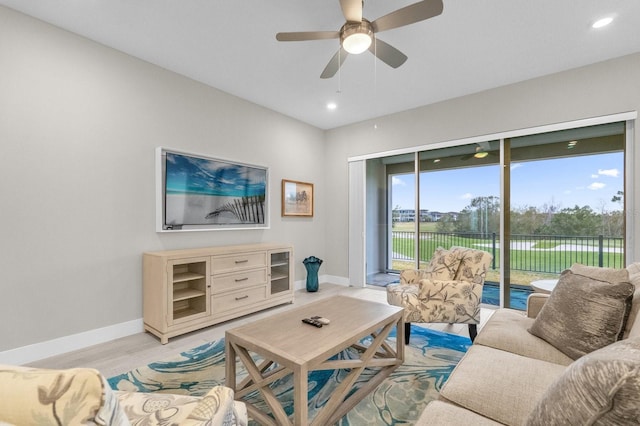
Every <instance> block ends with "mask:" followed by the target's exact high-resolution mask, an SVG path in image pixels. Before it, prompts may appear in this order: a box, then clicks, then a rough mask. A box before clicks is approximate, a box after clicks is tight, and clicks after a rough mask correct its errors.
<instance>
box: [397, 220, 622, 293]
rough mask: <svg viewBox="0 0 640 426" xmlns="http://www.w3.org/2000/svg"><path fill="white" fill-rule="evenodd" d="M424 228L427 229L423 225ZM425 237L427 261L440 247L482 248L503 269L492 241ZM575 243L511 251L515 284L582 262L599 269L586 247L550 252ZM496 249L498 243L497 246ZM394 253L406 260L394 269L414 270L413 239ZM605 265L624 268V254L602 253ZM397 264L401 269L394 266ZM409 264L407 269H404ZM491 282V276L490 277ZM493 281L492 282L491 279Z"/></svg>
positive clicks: (430, 227)
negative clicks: (492, 256) (559, 246)
mask: <svg viewBox="0 0 640 426" xmlns="http://www.w3.org/2000/svg"><path fill="white" fill-rule="evenodd" d="M395 225H396V226H394V227H393V230H394V231H404V232H413V231H414V229H413V226H414V224H413V223H411V222H409V223H407V222H405V223H398V224H395ZM423 225H424V226H423ZM435 225H436V224H435V223H434V222H425V223H421V224H420V230H421V231H422V232H435V231H434V229H435ZM425 237H426V238H422V239H421V240H420V257H421V260H422V261H424V262H426V261H427V260H428V259H431V256H432V255H433V252H434V251H435V250H436V249H437V248H438V247H446V248H448V247H451V246H462V247H472V248H478V249H483V250H486V251H488V252H490V253H491V254H493V255H494V258H495V262H494V264H493V269H494V270H495V271H498V270H499V269H500V262H499V259H500V249H499V248H497V247H496V248H495V249H494V248H493V241H491V240H486V239H480V238H467V237H463V236H460V235H454V234H436V235H426V236H425ZM572 244H575V240H573V239H570V238H568V239H567V240H566V241H564V240H557V241H544V240H543V241H536V242H535V244H533V245H532V248H531V249H526V250H518V249H512V250H511V251H510V257H511V259H510V265H511V268H510V272H511V282H512V283H523V284H528V283H529V282H530V281H532V280H533V279H544V278H549V277H553V276H557V274H559V273H560V272H562V271H563V270H565V269H568V268H570V267H571V265H573V264H574V263H580V264H583V265H589V266H599V260H600V259H599V253H598V251H597V250H595V251H592V250H588V248H589V246H587V245H585V246H584V248H585V250H578V249H573V250H551V249H553V248H554V247H557V246H558V245H568V246H571V245H572ZM496 246H497V244H496ZM393 252H394V253H395V254H396V256H397V257H402V258H406V259H407V260H394V261H393V263H394V267H393V268H394V269H406V268H407V267H409V268H412V267H414V263H413V261H412V260H411V259H414V258H415V256H414V252H415V247H414V239H413V238H394V240H393ZM602 255H603V266H609V267H623V265H624V254H623V253H612V252H611V253H610V252H606V251H605V252H603V253H602ZM396 264H398V267H396V266H395V265H396ZM403 265H406V267H403ZM487 278H488V279H489V278H490V277H487ZM491 281H493V279H491Z"/></svg>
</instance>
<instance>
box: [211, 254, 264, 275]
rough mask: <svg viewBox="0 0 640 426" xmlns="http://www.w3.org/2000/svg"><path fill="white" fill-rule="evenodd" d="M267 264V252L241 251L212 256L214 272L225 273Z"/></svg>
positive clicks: (212, 269)
mask: <svg viewBox="0 0 640 426" xmlns="http://www.w3.org/2000/svg"><path fill="white" fill-rule="evenodd" d="M265 266H267V254H266V253H265V252H258V253H240V254H233V255H229V256H213V257H212V258H211V271H212V272H213V274H225V273H229V272H234V271H239V270H242V269H251V268H259V267H265Z"/></svg>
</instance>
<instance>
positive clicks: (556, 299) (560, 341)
mask: <svg viewBox="0 0 640 426" xmlns="http://www.w3.org/2000/svg"><path fill="white" fill-rule="evenodd" d="M623 271H625V270H623ZM580 272H582V273H583V274H584V275H583V274H578V273H574V272H573V271H572V270H571V269H568V270H566V271H564V272H562V274H561V275H560V280H559V281H558V284H557V285H556V287H555V289H554V290H553V291H552V292H551V295H550V296H549V299H548V300H547V302H546V303H545V304H544V306H543V307H542V309H541V310H540V313H539V314H538V316H537V317H536V319H535V321H534V323H533V325H532V326H531V328H529V332H530V333H531V334H533V335H534V336H538V337H540V338H541V339H543V340H546V341H547V342H549V344H551V345H552V346H554V347H555V348H556V349H558V350H559V351H561V352H562V353H564V354H565V355H567V356H568V357H570V358H572V359H578V358H580V357H581V356H583V355H585V354H588V353H589V352H592V351H594V350H596V349H600V348H602V347H604V346H607V345H609V344H611V343H613V342H615V341H617V340H620V339H621V338H622V334H623V333H624V329H625V324H626V321H627V318H628V315H629V310H630V308H631V298H632V296H633V291H634V287H633V285H632V284H631V283H630V282H628V281H622V282H617V281H613V282H608V281H603V280H602V279H604V278H603V277H602V276H600V275H599V273H595V274H591V275H592V276H588V275H589V271H588V270H582V271H580ZM625 272H626V271H625ZM623 276H624V275H623ZM594 277H595V278H594ZM626 277H627V280H628V274H627V275H626ZM619 278H620V277H619V276H616V277H614V279H619Z"/></svg>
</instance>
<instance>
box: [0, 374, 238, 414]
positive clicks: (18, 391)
mask: <svg viewBox="0 0 640 426" xmlns="http://www.w3.org/2000/svg"><path fill="white" fill-rule="evenodd" d="M233 397H234V394H233V390H231V389H230V388H227V387H225V386H215V387H213V389H211V390H210V391H209V392H208V393H207V394H206V395H204V396H202V397H196V396H189V395H174V394H166V393H140V392H121V391H112V390H111V388H110V387H109V384H108V383H107V381H106V379H105V378H104V377H103V376H102V375H101V374H100V373H99V372H98V371H97V370H94V369H91V368H72V369H67V370H47V369H36V368H27V367H18V366H13V365H0V424H12V425H56V424H57V425H108V426H124V425H148V426H154V425H169V424H171V425H178V424H179V425H188V426H196V425H201V426H204V425H207V426H214V425H223V426H232V425H239V426H246V425H247V411H246V407H245V405H244V403H242V402H239V401H234V400H233Z"/></svg>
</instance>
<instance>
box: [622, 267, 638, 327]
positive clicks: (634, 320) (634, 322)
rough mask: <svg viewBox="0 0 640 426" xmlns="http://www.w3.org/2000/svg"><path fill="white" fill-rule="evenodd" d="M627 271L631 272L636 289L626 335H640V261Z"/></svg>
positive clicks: (631, 279) (630, 279) (630, 277)
mask: <svg viewBox="0 0 640 426" xmlns="http://www.w3.org/2000/svg"><path fill="white" fill-rule="evenodd" d="M627 271H628V272H629V281H630V282H631V284H633V285H634V286H635V288H636V290H635V292H634V293H633V301H632V302H631V310H630V311H629V319H628V320H627V327H626V329H625V331H624V337H625V338H627V337H631V336H639V337H640V315H638V312H640V262H635V263H632V264H631V265H629V266H627Z"/></svg>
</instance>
